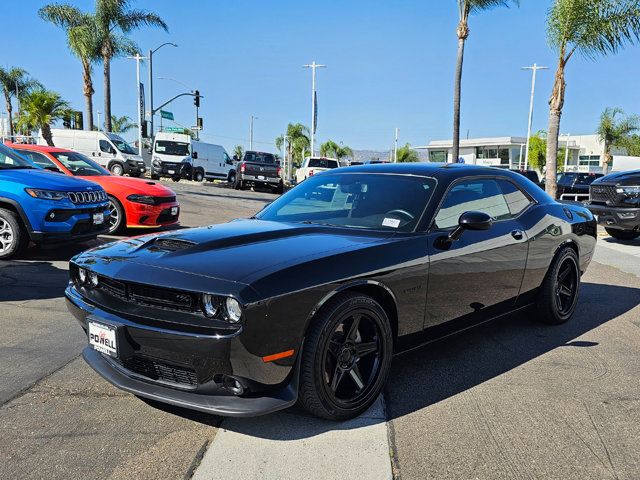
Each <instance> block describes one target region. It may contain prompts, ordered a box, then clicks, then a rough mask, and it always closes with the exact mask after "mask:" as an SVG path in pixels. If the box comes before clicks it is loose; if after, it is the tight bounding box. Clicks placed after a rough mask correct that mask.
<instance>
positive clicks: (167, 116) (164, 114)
mask: <svg viewBox="0 0 640 480" xmlns="http://www.w3.org/2000/svg"><path fill="white" fill-rule="evenodd" d="M160 116H161V117H162V118H164V119H166V120H173V113H172V112H166V111H164V110H160Z"/></svg>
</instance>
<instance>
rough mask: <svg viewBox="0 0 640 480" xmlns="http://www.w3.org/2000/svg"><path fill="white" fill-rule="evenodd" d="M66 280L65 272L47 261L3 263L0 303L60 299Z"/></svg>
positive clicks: (1, 267) (66, 274)
mask: <svg viewBox="0 0 640 480" xmlns="http://www.w3.org/2000/svg"><path fill="white" fill-rule="evenodd" d="M68 278H69V273H68V271H67V270H65V269H62V268H58V267H56V266H55V265H54V264H53V263H52V262H49V261H29V262H25V261H21V260H12V261H4V262H2V264H1V265H0V302H22V301H25V300H44V299H51V298H59V297H62V295H63V294H64V289H65V287H66V286H67V281H68ZM0 311H1V310H0Z"/></svg>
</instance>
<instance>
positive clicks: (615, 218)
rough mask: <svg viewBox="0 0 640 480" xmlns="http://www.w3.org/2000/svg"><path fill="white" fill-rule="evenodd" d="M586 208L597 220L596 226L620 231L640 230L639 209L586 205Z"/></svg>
mask: <svg viewBox="0 0 640 480" xmlns="http://www.w3.org/2000/svg"><path fill="white" fill-rule="evenodd" d="M586 207H587V208H588V209H589V210H590V211H591V213H593V214H594V215H595V216H596V218H597V219H598V224H599V225H602V226H604V227H607V228H618V229H620V230H638V228H640V208H620V207H608V206H605V205H592V204H588V205H586Z"/></svg>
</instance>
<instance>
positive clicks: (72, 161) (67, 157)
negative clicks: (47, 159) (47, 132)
mask: <svg viewBox="0 0 640 480" xmlns="http://www.w3.org/2000/svg"><path fill="white" fill-rule="evenodd" d="M51 155H53V156H54V157H56V159H57V160H58V161H59V162H60V163H61V164H62V165H64V166H65V168H66V169H67V170H69V171H70V172H71V173H72V174H73V175H80V176H84V177H95V176H98V175H110V173H109V172H107V171H106V170H105V169H104V168H102V167H101V166H100V165H98V164H97V163H96V162H94V161H93V160H90V159H88V158H87V157H85V156H84V155H82V154H80V153H77V152H52V153H51Z"/></svg>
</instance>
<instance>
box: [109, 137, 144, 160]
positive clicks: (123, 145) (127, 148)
mask: <svg viewBox="0 0 640 480" xmlns="http://www.w3.org/2000/svg"><path fill="white" fill-rule="evenodd" d="M109 139H110V140H111V141H112V142H113V144H114V145H115V146H116V148H117V149H118V150H120V151H121V152H122V153H128V154H130V155H137V154H138V152H136V151H135V150H134V149H133V147H132V146H131V145H129V144H128V143H127V142H125V141H124V139H123V138H121V137H118V136H117V135H114V136H112V137H110V138H109Z"/></svg>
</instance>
